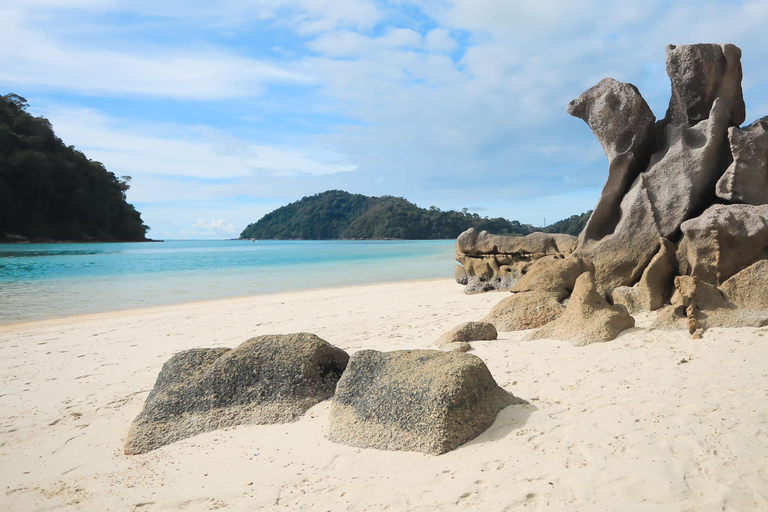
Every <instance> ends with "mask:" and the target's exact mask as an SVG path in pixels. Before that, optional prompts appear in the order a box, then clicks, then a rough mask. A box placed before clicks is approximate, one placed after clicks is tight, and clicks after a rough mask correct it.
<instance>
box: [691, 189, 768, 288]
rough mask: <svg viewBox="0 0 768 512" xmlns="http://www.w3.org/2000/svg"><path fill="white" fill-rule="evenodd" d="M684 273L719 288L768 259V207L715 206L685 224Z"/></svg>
mask: <svg viewBox="0 0 768 512" xmlns="http://www.w3.org/2000/svg"><path fill="white" fill-rule="evenodd" d="M682 232H683V239H682V240H681V241H680V244H679V246H678V249H677V259H678V261H679V263H680V273H681V274H683V275H690V276H694V277H697V278H699V279H700V280H702V281H706V282H709V283H713V284H715V285H719V284H721V283H723V282H724V281H725V280H727V279H728V278H730V277H731V276H733V275H734V274H736V273H737V272H739V271H740V270H742V269H744V268H746V267H748V266H750V265H751V264H753V263H755V262H757V261H759V260H763V259H768V205H747V204H731V205H722V204H718V205H714V206H711V207H709V208H707V210H705V211H704V213H702V214H701V215H700V216H698V217H696V218H695V219H691V220H688V221H686V222H684V223H683V224H682Z"/></svg>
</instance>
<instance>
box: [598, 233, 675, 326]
mask: <svg viewBox="0 0 768 512" xmlns="http://www.w3.org/2000/svg"><path fill="white" fill-rule="evenodd" d="M660 244H661V248H660V249H659V252H658V253H656V256H654V257H653V258H652V259H651V262H650V263H649V264H648V266H647V267H646V268H645V271H644V272H643V275H642V276H641V277H640V281H638V282H637V284H635V285H634V286H632V287H630V286H622V287H619V288H616V289H614V290H613V293H612V294H611V296H612V298H613V302H614V304H622V305H623V306H625V307H626V308H627V310H628V311H629V312H630V313H636V312H638V311H655V310H657V309H659V308H661V307H662V306H663V305H664V303H665V302H666V301H667V299H668V298H669V296H670V295H671V294H672V288H673V286H672V279H673V277H674V275H675V272H676V269H677V260H676V258H675V246H674V245H673V244H672V243H671V242H670V241H669V240H666V239H664V238H662V239H661V240H660Z"/></svg>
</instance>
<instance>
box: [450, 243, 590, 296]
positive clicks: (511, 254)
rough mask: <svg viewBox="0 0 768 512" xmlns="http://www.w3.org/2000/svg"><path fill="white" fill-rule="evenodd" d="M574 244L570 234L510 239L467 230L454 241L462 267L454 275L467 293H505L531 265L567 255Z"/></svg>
mask: <svg viewBox="0 0 768 512" xmlns="http://www.w3.org/2000/svg"><path fill="white" fill-rule="evenodd" d="M576 243H577V239H576V237H573V236H571V235H563V234H549V233H531V234H530V235H527V236H521V237H512V236H499V235H491V234H489V233H488V232H486V231H481V232H479V233H478V232H477V231H476V230H475V229H474V228H470V229H468V230H467V231H465V232H463V233H462V234H461V235H459V237H458V238H457V239H456V261H458V262H459V263H461V265H462V266H461V267H457V269H456V272H455V274H454V276H455V277H456V281H457V282H458V283H459V284H464V285H466V287H465V291H466V292H467V293H477V292H483V291H490V290H508V289H509V288H510V286H512V285H513V284H514V283H515V282H516V281H517V280H518V279H520V277H522V276H523V275H525V273H526V272H527V271H528V268H529V267H530V266H531V264H532V263H533V262H535V261H536V260H538V259H539V258H542V257H544V256H550V255H554V256H560V257H564V256H567V255H569V254H571V252H573V249H574V248H575V247H576ZM459 268H461V269H463V272H462V270H459Z"/></svg>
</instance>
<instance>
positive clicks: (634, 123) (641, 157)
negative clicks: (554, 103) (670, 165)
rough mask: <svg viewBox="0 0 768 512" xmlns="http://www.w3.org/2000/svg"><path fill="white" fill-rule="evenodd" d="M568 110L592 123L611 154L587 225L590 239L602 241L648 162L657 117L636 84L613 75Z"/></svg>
mask: <svg viewBox="0 0 768 512" xmlns="http://www.w3.org/2000/svg"><path fill="white" fill-rule="evenodd" d="M568 113H569V114H571V115H572V116H575V117H578V118H579V119H582V120H583V121H584V122H586V123H587V124H588V125H589V127H590V128H591V129H592V132H593V133H594V134H595V137H597V140H598V141H600V145H601V146H602V147H603V151H605V155H606V156H607V157H608V162H609V165H608V181H607V182H606V184H605V186H604V187H603V191H602V193H601V195H600V200H599V201H598V203H597V206H596V207H595V209H594V211H593V212H592V215H591V216H590V218H589V221H588V222H587V225H586V227H585V228H584V232H585V236H586V237H587V238H588V239H591V240H599V239H601V238H603V237H604V236H605V235H607V234H610V233H612V232H613V230H614V229H615V227H616V224H617V223H618V221H619V218H618V216H617V215H616V212H617V211H618V209H619V204H620V203H621V199H622V197H624V194H626V193H627V190H628V189H629V186H630V185H631V184H632V182H633V181H634V180H635V178H637V175H638V174H639V173H640V171H643V170H644V169H645V167H646V166H647V165H648V159H649V157H650V154H651V152H652V147H653V146H652V145H653V140H654V133H653V128H654V124H655V122H656V117H655V116H654V115H653V112H651V109H650V107H648V104H647V103H646V102H645V100H644V99H643V97H642V96H641V95H640V92H639V91H638V90H637V87H635V86H634V85H632V84H627V83H623V82H617V81H616V80H614V79H613V78H606V79H604V80H602V81H600V83H598V84H597V85H596V86H594V87H592V88H590V89H588V90H587V91H586V92H584V93H582V95H581V96H579V97H578V98H577V99H575V100H573V101H571V103H570V104H569V105H568Z"/></svg>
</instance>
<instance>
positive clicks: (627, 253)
mask: <svg viewBox="0 0 768 512" xmlns="http://www.w3.org/2000/svg"><path fill="white" fill-rule="evenodd" d="M618 215H619V222H618V224H617V225H616V230H615V231H614V233H613V234H611V235H608V236H606V237H604V238H602V239H600V240H591V239H588V238H586V236H584V232H582V236H581V238H579V247H578V248H577V249H576V251H575V252H574V253H573V254H574V256H578V257H580V258H583V259H584V260H586V261H588V262H590V263H591V264H592V265H593V266H594V269H595V282H596V283H597V287H598V290H599V291H600V293H610V292H611V290H613V289H614V288H618V287H619V286H632V285H634V284H635V283H636V282H637V280H638V279H640V276H641V275H642V273H643V270H645V267H646V266H647V265H648V262H650V261H651V258H653V256H654V255H655V254H656V253H657V252H658V250H659V238H660V237H661V234H660V233H659V230H658V227H657V226H656V219H655V218H654V210H653V205H652V204H651V200H650V197H649V196H648V190H647V189H646V187H645V185H644V181H643V179H642V174H641V175H640V176H639V177H638V179H637V181H636V182H635V185H633V187H632V188H631V189H630V190H629V192H627V194H626V195H625V196H624V198H623V199H622V201H621V206H620V212H619V214H618Z"/></svg>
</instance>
